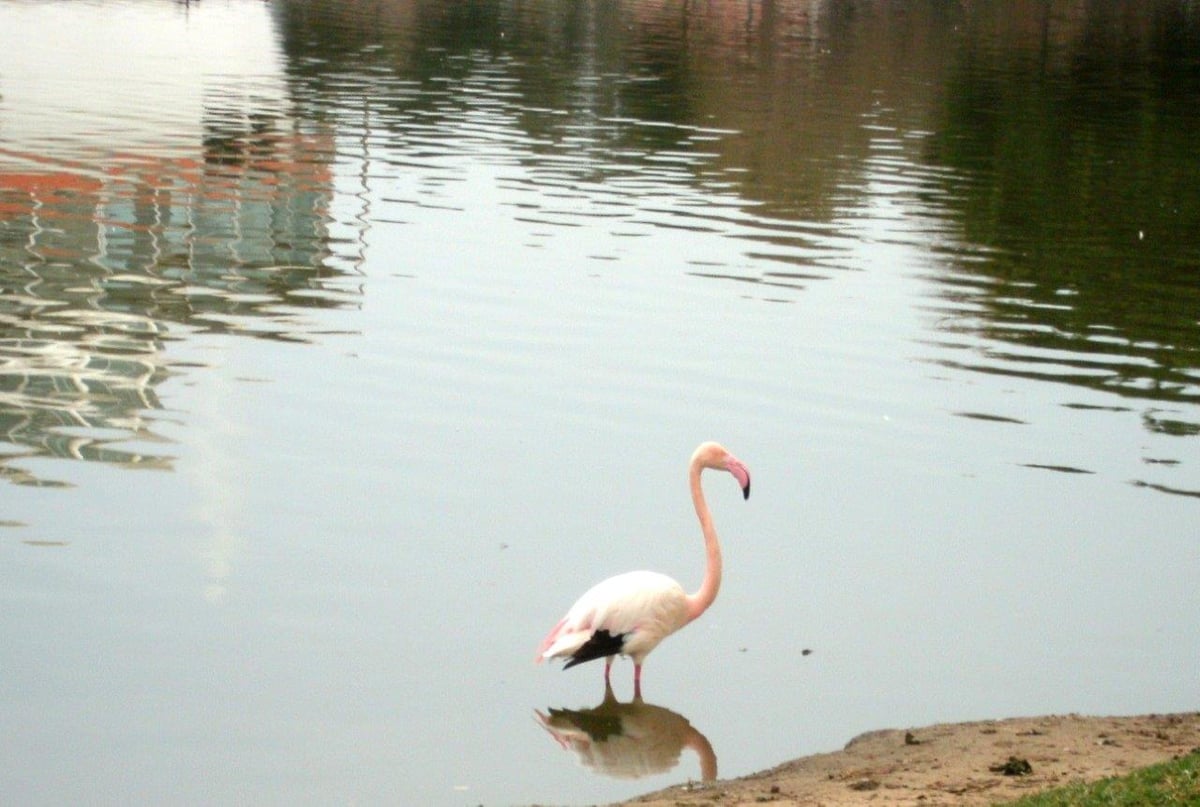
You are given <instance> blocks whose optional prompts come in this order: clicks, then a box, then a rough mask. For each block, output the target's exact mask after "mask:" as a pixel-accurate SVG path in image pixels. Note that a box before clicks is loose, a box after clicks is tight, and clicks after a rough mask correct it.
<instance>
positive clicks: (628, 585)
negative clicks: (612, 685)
mask: <svg viewBox="0 0 1200 807" xmlns="http://www.w3.org/2000/svg"><path fill="white" fill-rule="evenodd" d="M687 622H688V619H687V594H686V593H685V592H684V590H683V586H681V585H679V583H677V582H675V581H674V580H672V579H671V578H670V577H667V576H666V575H665V574H659V573H658V572H644V571H643V572H626V573H625V574H619V575H617V576H615V577H610V578H608V579H607V580H604V581H602V582H600V583H597V584H596V585H594V586H592V587H591V588H590V589H588V590H587V592H586V593H585V594H584V595H583V596H582V597H580V598H579V599H578V600H576V602H575V604H574V605H572V606H571V609H570V610H569V611H567V615H566V616H565V617H563V618H562V620H560V621H559V623H558V625H556V626H555V627H554V630H552V631H550V634H549V635H548V636H547V637H546V638H545V639H543V640H542V645H541V647H539V648H538V654H539V656H540V658H542V659H550V658H565V659H567V664H566V667H574V666H575V665H576V664H582V663H583V662H585V661H591V660H593V659H597V658H605V657H608V656H614V655H618V654H619V655H622V656H629V657H630V658H632V659H633V661H634V663H635V664H641V663H642V660H643V659H645V658H646V656H647V655H648V654H649V653H650V651H651V650H653V649H654V648H655V647H657V646H658V643H659V642H661V641H662V640H663V639H665V638H666V637H668V636H670V635H671V634H672V633H674V632H675V631H677V630H679V629H680V628H682V627H683V626H684V625H686V624H687Z"/></svg>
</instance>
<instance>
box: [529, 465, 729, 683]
mask: <svg viewBox="0 0 1200 807" xmlns="http://www.w3.org/2000/svg"><path fill="white" fill-rule="evenodd" d="M708 468H711V469H713V470H717V471H728V472H729V473H730V474H732V475H733V478H734V479H736V480H737V483H738V485H739V486H740V487H741V489H742V497H743V498H745V499H749V498H750V471H749V470H748V469H747V468H746V466H745V464H743V463H742V461H741V460H739V459H738V458H737V457H735V456H733V455H732V454H730V453H729V452H728V451H727V450H726V449H725V448H724V447H723V446H721V445H719V444H717V443H712V442H708V443H701V444H700V446H699V447H698V448H697V449H696V451H695V452H694V453H693V454H692V460H691V463H690V464H689V465H688V485H689V487H690V488H691V492H692V504H693V505H695V508H696V517H697V518H698V519H700V530H701V532H703V533H704V555H705V558H706V563H705V568H704V580H703V581H702V582H701V583H700V588H699V590H697V591H696V593H695V594H687V593H685V592H684V590H683V587H682V586H681V585H679V583H677V582H676V581H675V580H673V579H671V578H670V577H668V576H667V575H665V574H659V573H658V572H647V571H639V572H627V573H625V574H619V575H617V576H616V577H610V578H608V579H607V580H604V581H602V582H600V583H597V584H596V585H594V586H592V588H590V589H588V591H587V592H586V593H584V595H583V596H582V597H580V598H579V599H578V600H576V601H575V604H574V605H572V606H571V608H570V610H569V611H567V615H566V616H564V617H563V618H562V619H561V620H559V622H558V624H557V625H555V626H554V628H553V630H551V631H550V633H549V634H547V635H546V638H545V639H543V640H542V643H541V645H539V646H538V650H537V656H536V657H535V661H537V662H538V663H541V662H542V661H544V660H546V659H551V658H565V659H567V663H566V665H565V666H564V667H563V669H569V668H571V667H574V666H575V665H576V664H582V663H583V662H585V661H593V660H594V659H598V658H603V659H604V685H605V687H606V688H607V687H609V686H611V683H610V673H611V671H612V663H613V658H614V657H615V656H618V655H621V656H628V657H629V658H631V659H633V693H634V698H641V696H642V664H643V663H644V662H645V660H646V656H648V655H649V654H650V651H651V650H653V649H654V648H655V647H657V646H658V643H659V642H661V641H662V640H663V639H665V638H666V637H668V636H670V635H671V634H672V633H674V632H675V631H677V630H679V629H680V628H682V627H683V626H684V625H687V624H688V623H689V622H691V621H693V620H695V619H696V618H698V617H699V616H700V615H701V614H703V613H704V612H705V611H706V610H708V607H709V606H710V605H712V604H713V601H714V600H715V599H716V598H717V591H718V590H719V589H720V588H721V545H720V544H719V543H718V542H717V532H716V530H715V529H713V523H712V516H711V515H710V514H709V512H708V504H707V502H705V501H704V490H703V489H702V488H701V486H700V474H701V472H703V471H704V470H705V469H708Z"/></svg>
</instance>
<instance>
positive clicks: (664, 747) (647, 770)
mask: <svg viewBox="0 0 1200 807" xmlns="http://www.w3.org/2000/svg"><path fill="white" fill-rule="evenodd" d="M548 712H549V714H544V713H543V712H541V711H539V710H535V712H534V713H535V714H536V715H537V719H538V722H539V723H541V725H542V728H544V729H545V730H546V731H547V732H549V733H550V736H552V737H553V738H554V739H555V741H557V742H558V744H559V745H560V746H562V747H563V748H564V749H567V750H571V751H574V752H575V753H576V755H578V757H579V761H580V762H581V763H583V765H584V766H585V767H588V768H591V769H592V770H593V771H595V772H596V773H600V774H603V775H605V776H611V777H613V778H617V779H639V778H641V777H643V776H649V775H651V774H657V773H664V772H666V771H669V770H671V769H672V768H674V767H675V766H676V765H678V764H679V757H680V755H681V754H682V753H683V749H685V748H690V749H692V750H693V751H695V752H696V756H698V757H699V759H700V778H701V780H702V781H705V782H709V781H712V780H714V779H716V778H717V755H716V753H715V752H714V751H713V747H712V745H711V744H710V743H709V742H708V738H707V737H705V736H704V735H703V734H701V733H700V732H699V731H697V730H696V729H695V728H694V727H693V726H692V724H691V723H689V722H688V720H687V718H685V717H684V716H683V715H680V714H678V713H676V712H672V711H671V710H670V709H667V708H664V707H662V706H655V705H653V704H650V703H646V702H645V701H643V700H642V699H641V697H636V696H635V697H634V699H633V700H631V701H630V702H629V703H621V702H620V701H618V700H617V698H616V696H615V695H614V694H613V690H612V686H611V685H606V686H605V687H604V700H603V701H601V702H600V705H599V706H595V707H593V708H591V709H553V708H552V709H549V710H548Z"/></svg>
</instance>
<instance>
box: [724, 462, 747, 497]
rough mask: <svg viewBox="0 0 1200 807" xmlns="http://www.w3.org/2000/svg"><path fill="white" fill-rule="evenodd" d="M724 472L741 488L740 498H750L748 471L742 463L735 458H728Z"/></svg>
mask: <svg viewBox="0 0 1200 807" xmlns="http://www.w3.org/2000/svg"><path fill="white" fill-rule="evenodd" d="M725 470H727V471H729V473H731V474H733V478H734V479H736V480H737V482H738V485H739V486H740V487H741V488H742V498H743V499H749V498H750V470H749V469H748V468H746V466H745V465H743V464H742V461H741V460H739V459H737V458H736V457H730V458H729V459H728V460H727V461H726V462H725Z"/></svg>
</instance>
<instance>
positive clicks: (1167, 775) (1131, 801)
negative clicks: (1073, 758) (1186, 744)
mask: <svg viewBox="0 0 1200 807" xmlns="http://www.w3.org/2000/svg"><path fill="white" fill-rule="evenodd" d="M1146 805H1154V807H1196V805H1200V748H1196V749H1193V750H1192V752H1191V753H1189V754H1187V755H1185V756H1182V757H1179V758H1178V759H1173V760H1171V761H1170V762H1164V763H1162V764H1159V765H1151V766H1150V767H1148V768H1142V769H1141V770H1137V771H1134V772H1133V773H1131V774H1129V775H1128V776H1118V777H1114V778H1112V779H1104V780H1101V781H1099V782H1092V783H1091V784H1074V785H1066V786H1065V787H1057V788H1055V789H1054V790H1047V791H1046V792H1044V793H1038V794H1036V795H1033V796H1025V797H1023V798H1020V799H1017V800H1016V801H1012V802H1006V803H1005V805H1004V807H1145V806H1146Z"/></svg>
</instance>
